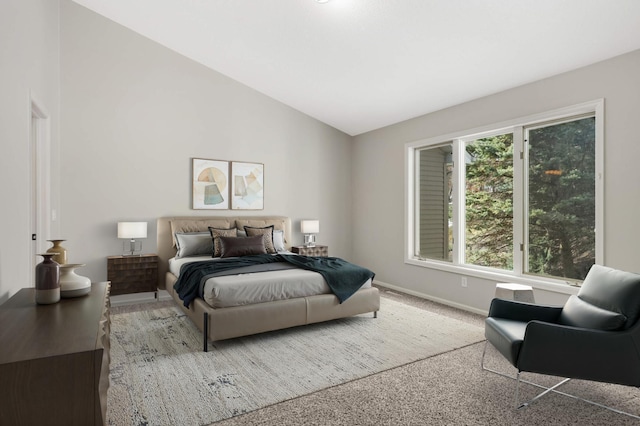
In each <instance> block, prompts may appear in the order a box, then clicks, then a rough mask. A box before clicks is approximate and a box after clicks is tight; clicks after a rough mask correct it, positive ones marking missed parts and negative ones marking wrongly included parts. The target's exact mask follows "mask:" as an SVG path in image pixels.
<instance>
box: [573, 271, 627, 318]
mask: <svg viewBox="0 0 640 426" xmlns="http://www.w3.org/2000/svg"><path fill="white" fill-rule="evenodd" d="M578 297H579V298H580V299H582V300H584V301H585V302H588V303H591V304H592V305H596V306H597V307H599V308H602V309H606V310H607V311H613V312H619V313H621V314H622V315H624V316H625V317H626V318H627V320H626V322H625V325H624V327H623V328H624V329H625V330H626V329H628V328H629V327H631V326H632V325H634V324H635V323H636V322H637V321H638V318H640V303H638V300H640V274H635V273H633V272H625V271H621V270H618V269H613V268H609V267H607V266H602V265H593V266H592V267H591V269H589V273H588V274H587V276H586V277H585V279H584V282H583V283H582V286H581V287H580V291H579V292H578Z"/></svg>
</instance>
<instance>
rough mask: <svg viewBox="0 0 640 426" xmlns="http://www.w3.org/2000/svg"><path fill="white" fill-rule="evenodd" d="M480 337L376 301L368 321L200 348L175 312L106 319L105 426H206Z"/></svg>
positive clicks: (476, 331) (444, 320)
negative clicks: (108, 334)
mask: <svg viewBox="0 0 640 426" xmlns="http://www.w3.org/2000/svg"><path fill="white" fill-rule="evenodd" d="M482 339H483V330H482V328H480V327H476V326H474V325H470V324H468V323H465V322H462V321H459V320H456V319H453V318H449V317H445V316H442V315H438V314H434V313H432V312H429V311H426V310H423V309H420V308H416V307H413V306H410V305H406V304H403V303H400V302H396V301H394V300H391V299H387V298H384V297H383V298H381V309H380V312H379V314H378V318H376V319H374V318H373V317H372V315H371V314H369V315H358V316H355V317H350V318H344V319H339V320H334V321H330V322H326V323H321V324H312V325H307V326H303V327H296V328H292V329H287V330H281V331H275V332H270V333H263V334H259V335H255V336H248V337H243V338H237V339H232V340H226V341H220V342H214V343H210V344H209V352H207V353H205V352H203V351H202V347H201V344H202V342H201V334H200V331H199V330H198V329H197V328H196V327H195V326H194V325H193V324H192V322H191V320H189V318H188V317H186V316H185V315H184V314H183V313H182V312H181V311H180V310H179V309H178V308H177V307H175V306H171V307H164V308H160V309H147V310H140V311H134V312H128V313H122V314H113V315H112V316H111V385H110V388H109V393H108V398H109V399H108V409H107V419H108V423H109V424H111V425H177V424H180V425H207V424H210V423H213V422H216V421H219V420H222V419H226V418H229V417H233V416H236V415H239V414H242V413H245V412H249V411H252V410H256V409H259V408H263V407H266V406H268V405H271V404H275V403H277V402H281V401H285V400H288V399H291V398H295V397H298V396H301V395H306V394H309V393H312V392H315V391H318V390H321V389H325V388H328V387H331V386H334V385H338V384H341V383H346V382H348V381H351V380H354V379H358V378H362V377H366V376H368V375H371V374H374V373H378V372H381V371H384V370H388V369H390V368H394V367H397V366H400V365H404V364H408V363H411V362H414V361H417V360H420V359H425V358H428V357H431V356H434V355H437V354H440V353H444V352H447V351H451V350H454V349H457V348H461V347H463V346H467V345H470V344H473V343H476V342H479V341H481V340H482Z"/></svg>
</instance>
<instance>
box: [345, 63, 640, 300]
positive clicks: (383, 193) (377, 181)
mask: <svg viewBox="0 0 640 426" xmlns="http://www.w3.org/2000/svg"><path fill="white" fill-rule="evenodd" d="M639 75H640V51H635V52H632V53H629V54H626V55H623V56H619V57H616V58H613V59H611V60H608V61H604V62H601V63H597V64H594V65H592V66H588V67H585V68H581V69H578V70H575V71H572V72H568V73H565V74H561V75H557V76H554V77H551V78H548V79H545V80H541V81H538V82H535V83H532V84H528V85H525V86H521V87H518V88H514V89H512V90H508V91H505V92H501V93H498V94H495V95H492V96H488V97H485V98H481V99H478V100H475V101H472V102H468V103H465V104H461V105H457V106H454V107H452V108H448V109H445V110H442V111H438V112H435V113H432V114H428V115H424V116H421V117H417V118H415V119H412V120H408V121H405V122H402V123H398V124H396V125H392V126H389V127H386V128H383V129H379V130H376V131H373V132H369V133H366V134H363V135H359V136H357V137H355V138H354V147H353V171H352V179H353V193H354V202H353V206H354V208H353V247H354V260H355V261H356V262H357V263H361V264H363V265H366V266H368V267H370V268H371V269H373V270H374V271H375V272H376V273H377V275H376V279H377V280H379V281H381V282H385V283H387V284H391V285H392V286H397V287H399V288H402V289H405V290H408V291H410V292H413V293H416V294H422V295H427V296H429V297H431V298H435V299H445V300H448V301H449V303H451V304H454V305H459V306H464V307H467V308H472V309H475V310H478V311H484V310H486V309H488V305H489V302H490V300H491V298H492V296H493V294H494V288H495V282H490V281H486V280H481V279H478V278H474V277H470V278H469V281H468V287H467V288H462V287H461V285H460V277H459V276H457V275H455V274H451V273H447V272H441V271H436V270H431V269H427V268H422V267H417V266H412V265H406V264H404V255H403V253H404V251H403V247H404V241H405V238H404V217H405V213H404V205H405V203H404V176H405V175H404V174H405V168H404V145H405V143H407V142H413V141H416V140H420V139H425V138H430V137H436V136H439V135H444V134H448V133H451V132H455V131H461V130H468V129H473V128H476V127H480V126H484V125H490V124H492V123H498V122H502V121H505V120H509V119H512V118H518V117H523V116H527V115H532V114H536V113H541V112H546V111H550V110H553V109H557V108H561V107H566V106H571V105H575V104H578V103H581V102H585V101H591V100H595V99H598V98H604V99H605V189H604V191H605V208H604V209H605V229H604V232H605V234H604V238H605V240H604V252H605V260H604V264H606V265H608V266H611V267H614V268H620V269H625V270H629V271H634V272H640V262H639V258H638V250H637V249H636V247H635V246H636V245H637V241H640V224H639V222H638V220H637V212H638V211H640V196H639V195H640V189H639V188H640V187H639V186H638V182H640V167H638V159H640V137H639V136H638V135H639V133H638V131H637V121H638V117H640V90H638V76H639ZM535 294H536V300H537V301H541V302H544V303H555V304H561V303H563V302H564V300H566V298H567V295H566V294H564V293H562V292H561V293H556V292H553V291H542V290H536V293H535Z"/></svg>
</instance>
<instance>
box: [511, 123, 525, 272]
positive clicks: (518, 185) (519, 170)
mask: <svg viewBox="0 0 640 426" xmlns="http://www.w3.org/2000/svg"><path fill="white" fill-rule="evenodd" d="M523 132H524V129H523V128H522V127H521V126H518V127H515V128H514V129H513V148H514V149H513V272H514V273H515V274H516V275H522V274H523V271H524V263H525V262H526V260H525V253H526V250H525V249H524V248H525V244H526V241H527V239H526V238H525V233H526V226H524V225H525V223H526V218H525V215H526V212H527V211H528V209H527V206H526V203H527V201H526V200H527V197H526V192H527V191H526V182H527V180H526V170H527V168H526V167H525V164H526V158H527V152H526V151H527V150H526V146H525V145H526V144H525V138H524V133H523Z"/></svg>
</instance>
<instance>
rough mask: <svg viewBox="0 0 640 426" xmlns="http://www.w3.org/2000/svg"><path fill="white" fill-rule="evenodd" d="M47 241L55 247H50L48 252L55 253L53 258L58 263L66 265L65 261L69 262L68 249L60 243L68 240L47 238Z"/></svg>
mask: <svg viewBox="0 0 640 426" xmlns="http://www.w3.org/2000/svg"><path fill="white" fill-rule="evenodd" d="M47 241H49V242H50V243H52V244H53V247H50V248H49V249H48V250H47V253H52V254H53V255H54V256H53V260H54V261H55V262H56V263H57V264H58V265H64V264H65V263H67V249H66V248H64V247H62V246H61V245H60V243H62V242H63V241H66V240H47Z"/></svg>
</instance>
